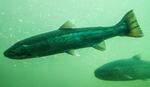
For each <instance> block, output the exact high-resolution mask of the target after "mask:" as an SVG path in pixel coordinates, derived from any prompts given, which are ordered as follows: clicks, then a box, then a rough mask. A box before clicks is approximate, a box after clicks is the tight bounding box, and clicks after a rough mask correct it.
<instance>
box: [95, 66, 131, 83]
mask: <svg viewBox="0 0 150 87" xmlns="http://www.w3.org/2000/svg"><path fill="white" fill-rule="evenodd" d="M125 73H126V72H124V68H123V67H121V66H119V65H113V64H110V65H109V64H106V65H104V66H102V67H100V68H98V69H96V70H95V72H94V74H95V77H97V78H98V79H102V80H110V81H125V80H132V78H131V77H130V76H128V75H127V74H125Z"/></svg>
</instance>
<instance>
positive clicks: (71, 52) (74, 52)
mask: <svg viewBox="0 0 150 87" xmlns="http://www.w3.org/2000/svg"><path fill="white" fill-rule="evenodd" d="M66 53H67V54H70V55H73V56H79V54H77V53H76V51H75V50H68V51H66Z"/></svg>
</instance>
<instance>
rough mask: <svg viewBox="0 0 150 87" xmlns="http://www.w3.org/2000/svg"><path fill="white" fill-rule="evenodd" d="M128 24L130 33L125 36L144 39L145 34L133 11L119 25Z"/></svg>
mask: <svg viewBox="0 0 150 87" xmlns="http://www.w3.org/2000/svg"><path fill="white" fill-rule="evenodd" d="M122 23H124V24H126V27H127V29H128V32H127V33H126V34H125V35H126V36H130V37H142V36H143V32H142V30H141V28H140V26H139V24H138V22H137V19H136V17H135V15H134V12H133V10H131V11H129V12H128V13H127V14H126V15H125V16H124V17H123V19H122V20H121V22H119V23H118V24H122Z"/></svg>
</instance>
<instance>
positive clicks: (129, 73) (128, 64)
mask: <svg viewBox="0 0 150 87" xmlns="http://www.w3.org/2000/svg"><path fill="white" fill-rule="evenodd" d="M94 75H95V77H96V78H98V79H101V80H106V81H133V80H148V79H150V61H145V60H142V59H141V57H140V55H135V56H133V57H131V58H126V59H120V60H116V61H112V62H109V63H106V64H104V65H102V66H101V67H99V68H97V69H96V70H95V71H94Z"/></svg>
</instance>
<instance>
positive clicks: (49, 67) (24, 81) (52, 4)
mask: <svg viewBox="0 0 150 87" xmlns="http://www.w3.org/2000/svg"><path fill="white" fill-rule="evenodd" d="M131 9H133V10H134V12H135V15H136V17H137V20H138V22H139V25H140V27H141V29H142V31H143V33H144V37H142V38H131V37H114V38H111V39H108V40H106V41H105V43H106V51H98V50H95V49H94V48H92V47H91V48H84V49H78V50H76V51H77V53H78V54H79V55H80V56H71V55H68V54H66V53H61V54H56V55H51V56H46V57H40V58H33V59H25V60H13V59H9V58H7V57H4V56H3V52H4V51H5V50H6V49H7V48H9V47H10V46H12V45H13V44H14V43H15V42H17V41H19V40H22V39H25V38H27V37H30V36H33V35H37V34H41V33H44V32H49V31H52V30H56V29H58V28H59V27H60V26H61V25H62V24H64V23H65V22H66V21H68V20H70V21H71V22H72V23H74V24H75V25H76V27H94V26H112V25H114V24H116V23H118V22H119V21H120V20H121V18H122V17H123V16H124V15H125V13H126V12H128V11H129V10H131ZM149 9H150V1H149V0H1V1H0V87H149V86H150V82H149V81H145V80H135V81H104V80H100V79H97V78H96V77H95V76H94V71H95V69H97V68H98V67H99V66H102V65H103V64H105V63H108V62H111V61H113V60H118V59H123V58H130V57H132V56H134V55H136V54H140V55H141V56H142V59H143V60H147V61H150V53H149V52H150V46H149V45H150V29H149V26H150V25H149V23H150V10H149Z"/></svg>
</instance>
